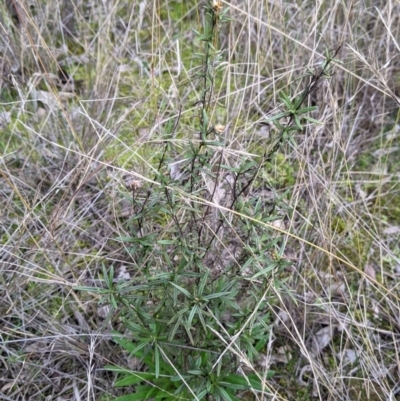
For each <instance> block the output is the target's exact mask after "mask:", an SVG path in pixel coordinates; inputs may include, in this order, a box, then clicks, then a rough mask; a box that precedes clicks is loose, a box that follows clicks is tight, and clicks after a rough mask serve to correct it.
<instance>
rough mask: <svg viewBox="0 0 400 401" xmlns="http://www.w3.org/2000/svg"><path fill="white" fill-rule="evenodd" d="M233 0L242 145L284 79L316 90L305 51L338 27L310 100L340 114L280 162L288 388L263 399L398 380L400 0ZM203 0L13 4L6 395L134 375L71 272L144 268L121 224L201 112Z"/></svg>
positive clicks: (1, 48)
mask: <svg viewBox="0 0 400 401" xmlns="http://www.w3.org/2000/svg"><path fill="white" fill-rule="evenodd" d="M223 3H224V6H226V7H228V8H229V15H230V16H231V18H232V21H231V22H230V23H229V24H228V25H227V26H226V28H225V29H224V30H223V31H221V32H220V36H219V37H220V42H219V47H220V48H221V49H224V53H223V61H224V63H223V64H222V68H221V71H220V73H219V75H218V79H217V85H216V88H215V97H216V100H217V101H216V102H215V103H214V105H215V108H214V115H213V120H214V121H213V123H220V124H223V125H226V126H227V128H226V131H225V135H226V138H227V139H229V143H230V147H229V149H228V152H231V153H232V154H234V155H240V153H241V152H243V153H246V154H247V153H249V152H250V153H257V152H260V149H261V150H262V149H263V146H264V141H266V139H265V137H264V136H263V135H265V132H267V131H268V129H267V130H265V128H261V126H260V125H259V124H258V122H261V121H263V120H265V119H266V118H267V117H269V116H271V115H272V114H273V113H274V112H276V110H277V106H278V104H279V100H278V97H277V96H278V93H279V91H280V90H282V89H284V90H286V91H288V90H290V91H291V93H292V94H294V93H295V92H298V91H300V90H301V89H302V87H300V86H301V81H300V80H297V79H298V77H299V76H300V75H301V74H303V73H304V72H305V66H309V67H316V66H318V65H319V64H320V63H321V62H322V61H323V54H324V51H325V50H326V49H330V50H332V49H337V48H338V47H339V46H341V49H340V52H339V55H338V58H339V59H340V60H341V61H342V63H341V64H338V65H337V66H336V67H335V74H334V75H333V76H332V78H331V79H330V80H329V81H326V82H325V83H326V84H325V85H323V86H321V87H320V88H319V90H318V92H317V93H316V95H315V99H313V100H312V101H313V102H314V103H315V104H316V105H318V111H317V112H315V114H314V115H313V117H314V118H316V119H318V120H320V121H322V122H323V123H322V124H320V125H309V126H307V127H306V128H305V130H304V132H303V133H302V134H301V135H298V136H297V137H296V138H295V139H296V142H297V145H296V146H292V147H289V146H287V147H286V149H285V151H284V154H283V155H282V157H281V158H280V159H279V160H280V162H279V164H278V163H277V165H276V166H274V167H275V168H274V170H273V173H271V172H270V175H268V176H267V177H266V182H267V183H274V185H275V187H276V190H277V191H278V193H283V192H284V191H288V193H289V194H290V196H289V197H287V205H288V210H287V211H282V217H283V220H282V224H281V225H279V227H278V226H277V230H283V234H284V235H285V241H286V242H287V247H286V256H287V257H289V258H291V259H292V260H293V262H294V263H293V268H292V270H291V271H290V272H289V274H288V277H287V279H288V281H287V282H286V285H287V286H288V288H289V289H290V290H291V291H292V294H293V298H294V299H296V300H297V302H294V301H293V299H290V298H286V297H283V296H282V295H281V294H280V293H279V292H277V293H276V294H274V295H273V298H274V299H275V302H274V303H275V306H274V307H273V310H274V313H275V315H274V316H275V317H274V319H275V324H274V326H273V328H272V332H273V337H272V338H273V339H274V341H272V342H271V344H270V348H269V353H268V355H266V356H265V360H263V361H260V365H257V366H254V369H256V370H261V369H269V368H270V367H271V368H273V369H274V370H275V371H276V372H277V374H276V375H275V376H274V378H272V379H271V380H269V381H268V388H269V389H270V393H274V394H275V396H274V397H275V398H274V397H273V396H271V395H269V396H268V397H267V396H266V398H262V396H261V395H259V398H258V399H277V400H278V399H279V400H294V399H296V400H309V399H318V400H367V399H368V400H382V401H383V400H385V401H386V400H396V399H400V387H399V385H398V383H399V382H400V358H399V355H400V354H399V351H398V348H399V345H400V344H399V341H400V318H399V316H400V290H399V286H398V282H399V278H400V244H399V237H400V206H399V205H400V202H399V200H400V184H399V178H400V163H399V156H400V148H399V146H398V144H399V137H400V125H399V124H400V123H399V116H400V115H399V104H400V40H399V38H400V32H399V31H400V21H399V20H400V4H399V2H398V1H397V2H396V1H386V0H376V1H370V0H365V1H363V2H361V1H359V2H356V1H351V2H345V1H334V2H329V1H321V2H312V1H295V2H293V1H275V2H264V1H261V0H250V1H245V2H243V1H239V0H234V1H224V2H223ZM202 4H203V2H201V1H196V0H193V1H186V2H184V1H171V0H168V1H162V2H161V1H154V2H150V1H146V0H144V1H127V0H121V1H118V0H116V1H114V2H111V1H109V2H107V1H98V0H94V1H92V2H91V3H90V6H89V4H88V3H86V2H83V1H76V2H68V1H65V2H62V1H58V2H51V1H49V2H40V1H28V0H12V1H9V2H7V6H6V5H4V4H1V5H0V12H1V14H0V30H1V35H0V36H1V39H0V72H1V77H0V85H1V103H0V126H1V131H2V135H1V139H0V149H1V151H0V152H1V153H0V157H1V159H0V205H1V209H0V216H1V227H0V272H1V274H0V294H1V300H2V302H1V303H0V336H1V342H0V398H1V399H4V400H13V401H16V400H41V399H43V400H44V399H46V400H62V399H65V400H72V399H75V400H107V399H112V397H113V396H116V395H118V394H119V393H118V391H117V390H116V389H113V388H112V383H113V376H112V375H111V373H109V372H105V371H104V370H102V366H103V365H104V364H105V363H110V362H113V363H117V364H120V365H122V366H124V365H126V364H127V363H128V361H127V360H126V358H125V356H124V355H123V353H122V352H121V351H120V349H119V348H117V347H116V346H115V345H114V344H113V343H112V342H111V341H110V340H109V336H108V332H109V329H110V326H109V324H108V323H107V321H106V320H104V319H103V316H102V313H101V311H100V310H99V309H98V307H97V305H96V302H95V299H94V298H93V297H92V296H89V295H87V294H84V293H77V292H75V291H74V290H73V288H74V286H76V285H90V284H94V285H96V284H98V273H99V272H100V269H101V266H102V265H105V266H110V265H114V266H115V267H116V269H126V270H127V271H128V272H129V274H130V275H131V277H132V276H135V275H136V274H137V270H135V269H137V267H136V266H135V265H134V263H133V262H132V261H131V260H130V258H129V254H128V252H127V251H126V249H125V248H124V246H121V244H120V243H118V242H116V241H115V238H116V237H117V236H122V235H125V230H126V226H125V225H124V224H123V223H124V221H125V220H126V217H127V216H129V215H130V213H131V209H130V208H131V205H130V203H129V201H128V200H127V198H128V195H129V194H128V190H127V189H126V187H125V183H126V182H125V181H126V180H127V179H128V180H131V179H140V180H144V181H151V180H152V176H153V175H152V169H154V166H155V165H156V162H157V149H158V147H157V146H158V144H157V140H158V138H159V137H160V135H161V134H162V130H163V126H164V125H165V124H167V123H168V121H170V120H172V121H175V120H176V119H177V116H178V114H179V113H180V111H181V115H180V125H179V133H180V134H179V135H177V137H176V143H177V144H181V147H182V148H183V147H184V146H185V143H186V141H187V138H190V137H191V136H192V135H193V134H194V132H195V128H194V127H193V123H192V121H193V119H194V118H196V117H197V112H196V106H194V105H193V104H194V102H195V101H196V100H197V99H198V98H199V93H198V91H199V89H198V85H197V84H196V82H195V81H193V79H192V77H193V73H194V72H195V71H196V70H197V69H198V68H199V66H198V64H196V61H194V60H193V57H192V56H193V53H195V52H197V51H198V49H199V44H198V43H196V42H195V41H194V38H195V37H194V34H193V32H192V31H191V28H195V29H198V30H200V29H201V26H202V18H203V16H202V11H201V10H202V9H201V5H202ZM61 67H62V68H63V70H61ZM62 71H64V72H62ZM70 77H71V78H73V81H72V80H71V81H70V82H68V80H69V78H70ZM177 156H179V155H177ZM139 270H140V269H139ZM324 340H326V341H324ZM283 346H285V348H282V347H283ZM283 351H285V352H286V358H283V357H282V352H283Z"/></svg>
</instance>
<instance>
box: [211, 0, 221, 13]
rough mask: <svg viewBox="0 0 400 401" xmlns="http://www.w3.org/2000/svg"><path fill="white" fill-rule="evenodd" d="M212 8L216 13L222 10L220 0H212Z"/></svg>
mask: <svg viewBox="0 0 400 401" xmlns="http://www.w3.org/2000/svg"><path fill="white" fill-rule="evenodd" d="M212 8H213V9H214V12H215V13H217V14H218V13H219V12H220V11H221V10H222V3H221V0H214V1H213V2H212Z"/></svg>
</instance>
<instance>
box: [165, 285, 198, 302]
mask: <svg viewBox="0 0 400 401" xmlns="http://www.w3.org/2000/svg"><path fill="white" fill-rule="evenodd" d="M170 284H171V285H173V286H174V287H175V288H176V289H177V290H178V291H180V292H181V293H182V294H184V295H186V296H187V297H188V298H189V299H193V296H192V294H191V293H190V292H189V291H188V290H185V289H184V288H182V287H181V286H179V285H178V284H175V283H173V282H171V283H170Z"/></svg>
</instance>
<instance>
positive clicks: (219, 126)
mask: <svg viewBox="0 0 400 401" xmlns="http://www.w3.org/2000/svg"><path fill="white" fill-rule="evenodd" d="M224 129H225V125H222V124H217V125H216V126H215V127H214V131H215V132H216V133H217V134H221V133H222V132H223V131H224Z"/></svg>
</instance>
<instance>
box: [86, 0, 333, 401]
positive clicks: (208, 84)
mask: <svg viewBox="0 0 400 401" xmlns="http://www.w3.org/2000/svg"><path fill="white" fill-rule="evenodd" d="M227 11H228V10H227V9H226V10H223V9H222V7H221V4H220V2H218V1H212V2H209V4H208V5H207V6H206V7H205V8H204V21H205V23H204V31H203V32H198V31H194V33H195V35H196V37H197V41H198V43H202V44H203V45H202V48H203V52H202V53H197V54H195V55H194V57H195V59H196V60H198V62H199V65H200V68H199V69H198V70H197V72H196V74H195V76H194V77H193V81H194V82H196V84H197V85H198V93H199V94H200V97H199V99H197V100H196V101H195V103H194V106H195V107H196V108H197V111H198V118H197V123H196V124H197V125H196V130H195V134H194V135H193V136H192V137H189V138H188V137H185V138H184V139H185V141H184V145H182V144H181V142H180V141H176V140H175V139H176V138H177V137H179V138H182V137H183V135H184V133H183V132H181V131H180V128H179V126H180V125H179V122H180V117H181V115H180V114H179V115H178V116H177V117H175V119H173V118H170V119H169V120H168V122H167V123H165V124H164V126H163V127H162V138H161V139H162V141H160V144H161V145H160V148H159V150H158V164H157V166H156V167H155V169H154V171H155V173H154V175H153V176H152V177H151V179H150V180H149V182H147V183H144V182H140V181H132V182H131V183H130V185H129V190H130V192H131V201H132V214H131V217H130V219H129V221H128V223H127V227H128V231H129V235H127V236H124V237H120V238H119V240H120V241H122V242H124V243H125V245H126V247H127V249H128V251H129V253H130V256H131V259H132V260H133V262H134V264H135V265H136V266H137V270H138V271H139V272H140V273H139V274H138V276H137V277H136V278H135V279H134V280H131V281H129V282H125V281H118V280H117V279H116V278H115V277H114V269H113V268H112V267H111V268H109V269H106V268H104V269H103V278H104V281H105V284H106V285H105V287H104V288H97V289H93V288H88V287H81V288H80V289H81V290H90V291H95V292H97V293H99V294H100V295H101V296H102V298H101V302H102V303H105V304H107V305H109V306H111V307H112V310H113V311H114V312H112V313H111V315H112V314H113V313H116V312H118V317H119V322H120V323H119V330H118V331H117V330H116V331H114V340H115V342H117V343H118V344H120V346H121V347H122V348H123V349H124V350H126V351H127V353H128V355H129V358H130V359H131V360H134V361H135V367H134V368H133V369H128V368H126V367H123V366H119V367H116V366H108V369H110V370H112V371H114V372H117V373H118V379H117V381H116V386H119V387H128V389H129V390H127V391H128V392H129V394H128V395H124V396H121V397H119V398H118V400H119V401H123V400H147V399H157V400H177V399H192V400H203V399H207V400H236V399H239V398H238V397H239V394H242V395H243V394H245V393H246V392H254V393H257V392H264V394H267V393H268V390H267V388H268V386H267V379H268V378H269V377H271V376H272V375H273V372H272V371H270V370H266V371H264V372H262V370H260V369H258V368H256V367H257V362H258V360H259V358H260V354H262V353H263V352H265V350H266V347H267V344H268V341H269V340H270V328H271V314H270V310H269V304H268V299H269V297H271V296H272V294H273V291H272V288H273V289H274V291H283V289H284V284H283V283H282V281H281V280H280V272H282V271H283V270H284V269H285V268H286V267H287V266H288V265H289V262H288V261H287V260H285V258H284V257H283V252H284V241H282V238H281V236H280V235H279V234H277V233H276V231H275V230H274V228H273V225H272V222H273V221H274V220H276V219H279V218H280V215H279V210H280V209H281V208H282V207H283V205H281V202H280V199H279V198H278V197H277V196H272V197H271V196H270V197H268V198H266V197H263V196H261V195H260V190H259V186H260V185H259V183H258V173H259V171H260V169H261V168H262V167H263V166H264V165H265V163H266V161H268V160H271V158H272V157H273V156H274V155H275V154H276V153H277V152H278V151H279V149H280V147H281V146H282V145H284V144H285V143H286V142H287V141H289V140H290V138H291V137H290V135H291V133H292V132H293V131H295V130H298V129H301V124H302V119H303V118H306V119H307V118H308V117H304V116H305V114H306V113H308V112H309V111H311V110H312V108H309V107H308V108H303V107H302V103H303V101H304V100H305V99H306V98H307V96H308V95H309V94H310V93H311V91H312V88H313V85H316V83H317V82H318V80H319V79H320V78H322V75H324V74H325V73H326V71H327V70H326V69H325V68H323V69H322V73H321V74H322V75H312V76H313V78H312V80H311V83H310V84H309V86H308V87H307V88H308V89H306V91H305V92H303V94H302V95H300V97H298V98H296V99H295V100H290V98H289V97H288V96H286V95H282V101H283V103H284V105H285V107H286V108H287V110H285V111H284V112H283V113H280V114H278V115H276V116H274V117H273V118H271V119H270V120H271V121H272V122H273V123H274V124H275V125H276V126H277V128H278V130H279V136H278V137H277V138H276V139H273V140H272V141H271V143H270V145H269V147H268V149H267V150H265V152H264V154H263V155H261V156H259V157H258V159H257V158H254V157H250V156H246V155H243V154H241V153H234V152H231V151H230V147H229V145H230V144H229V143H228V140H227V138H226V137H225V135H224V133H225V129H226V127H225V126H224V125H221V124H218V123H216V122H214V121H213V119H214V118H215V117H214V116H215V114H216V113H215V110H216V109H217V107H218V105H217V102H216V100H215V98H214V88H215V85H216V81H217V77H218V74H219V72H220V71H221V68H222V65H221V61H222V60H223V56H224V54H223V52H222V51H220V50H218V48H217V42H218V41H217V38H218V32H219V31H220V30H221V29H222V28H223V26H224V24H226V23H227V22H228V21H229V18H228V17H227ZM328 65H329V62H328V63H327V66H328ZM284 118H286V119H288V121H289V122H288V123H286V125H283V124H281V123H280V121H281V120H282V119H284ZM308 120H309V121H310V118H308Z"/></svg>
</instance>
